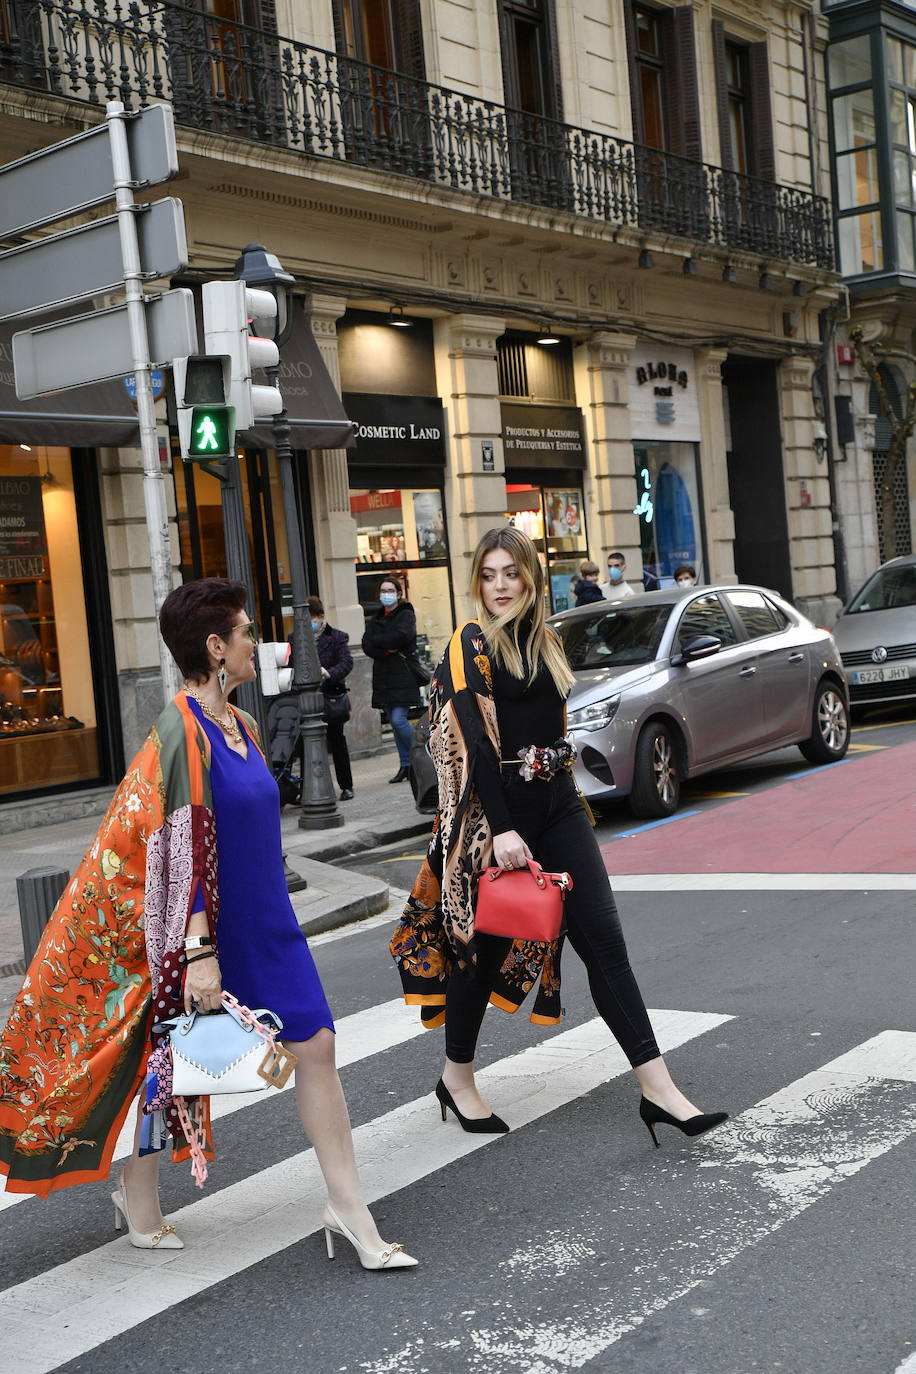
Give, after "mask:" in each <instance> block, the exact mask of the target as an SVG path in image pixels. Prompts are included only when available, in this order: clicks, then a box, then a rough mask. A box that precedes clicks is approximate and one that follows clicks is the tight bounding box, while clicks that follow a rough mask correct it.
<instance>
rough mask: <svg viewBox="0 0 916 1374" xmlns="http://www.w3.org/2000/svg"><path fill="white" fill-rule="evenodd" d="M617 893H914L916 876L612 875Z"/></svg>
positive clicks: (794, 874) (842, 874) (818, 874)
mask: <svg viewBox="0 0 916 1374" xmlns="http://www.w3.org/2000/svg"><path fill="white" fill-rule="evenodd" d="M609 879H610V883H611V887H612V888H613V889H614V891H615V892H744V891H748V892H750V891H757V890H760V891H763V892H796V891H799V892H913V891H916V873H611V874H609Z"/></svg>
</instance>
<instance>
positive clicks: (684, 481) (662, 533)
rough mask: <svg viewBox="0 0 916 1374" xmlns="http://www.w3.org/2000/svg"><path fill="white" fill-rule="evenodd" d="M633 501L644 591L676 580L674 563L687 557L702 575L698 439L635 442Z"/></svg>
mask: <svg viewBox="0 0 916 1374" xmlns="http://www.w3.org/2000/svg"><path fill="white" fill-rule="evenodd" d="M633 451H634V454H635V457H636V502H635V504H634V507H633V514H634V515H636V516H637V517H638V518H639V532H640V541H641V545H642V565H643V582H644V583H645V588H646V590H647V591H650V592H651V591H657V590H658V589H659V588H661V587H672V586H674V573H675V569H676V568H677V567H678V566H679V565H680V564H681V563H689V564H691V566H693V567H695V568H696V570H697V577H698V580H699V581H701V582H702V580H703V547H702V537H701V527H700V520H701V515H700V512H701V510H702V505H701V502H700V486H699V476H698V471H697V446H696V444H686V443H675V442H663V441H661V440H659V441H654V442H643V443H639V442H636V443H634V445H633Z"/></svg>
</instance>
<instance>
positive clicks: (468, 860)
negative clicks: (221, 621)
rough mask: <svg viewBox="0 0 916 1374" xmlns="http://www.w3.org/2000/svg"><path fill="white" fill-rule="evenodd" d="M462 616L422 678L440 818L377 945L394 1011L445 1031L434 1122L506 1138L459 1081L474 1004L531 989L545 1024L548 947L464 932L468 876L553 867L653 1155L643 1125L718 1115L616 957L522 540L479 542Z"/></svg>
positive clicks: (540, 584)
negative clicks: (470, 600)
mask: <svg viewBox="0 0 916 1374" xmlns="http://www.w3.org/2000/svg"><path fill="white" fill-rule="evenodd" d="M471 588H472V592H473V595H474V597H475V599H476V602H477V613H478V616H477V620H476V621H471V622H469V623H468V624H466V625H463V626H462V627H461V628H460V629H459V630H457V631H456V632H455V634H454V636H453V637H452V640H451V643H450V644H449V647H448V650H447V652H446V654H445V657H444V658H443V660H442V662H441V663H440V665H439V667H438V668H437V669H436V673H435V675H434V677H433V681H432V697H431V704H430V721H431V726H432V730H431V736H430V750H431V753H432V756H433V760H434V762H435V764H436V770H437V773H438V776H439V800H440V810H439V815H438V819H437V824H436V825H435V826H434V829H433V838H432V841H431V844H430V849H429V853H428V855H427V858H426V860H425V862H424V864H423V867H422V869H421V870H420V874H419V876H418V878H417V881H416V883H415V885H414V889H413V892H412V893H411V896H410V899H409V901H408V904H407V908H406V910H405V913H404V917H403V920H402V923H401V925H400V926H399V927H398V929H397V930H396V931H395V934H394V937H393V939H392V942H391V952H392V955H393V956H394V958H395V960H396V962H397V964H398V967H399V971H400V974H401V981H402V984H403V988H404V994H405V997H406V998H407V1000H408V1001H409V1002H411V1003H413V1004H419V1005H420V1007H421V1015H422V1017H423V1021H424V1023H425V1024H426V1025H427V1026H437V1025H442V1024H443V1023H444V1025H445V1056H446V1057H445V1066H444V1068H443V1070H442V1077H441V1078H440V1079H439V1082H438V1083H437V1084H436V1096H437V1098H438V1099H439V1102H440V1105H441V1109H442V1116H443V1120H444V1119H445V1116H446V1109H451V1111H452V1112H453V1113H454V1115H455V1117H456V1118H457V1120H458V1121H459V1123H460V1124H461V1126H462V1127H463V1128H464V1130H466V1131H472V1132H476V1133H485V1132H487V1133H492V1132H502V1131H507V1130H508V1129H509V1127H508V1126H507V1125H506V1123H505V1122H504V1121H502V1120H501V1119H500V1118H499V1117H498V1116H496V1115H495V1114H494V1113H493V1112H491V1110H490V1107H489V1106H488V1105H487V1103H486V1102H485V1101H484V1100H483V1098H482V1097H481V1096H480V1093H479V1092H478V1090H477V1086H476V1083H475V1080H474V1055H475V1047H476V1043H477V1036H478V1032H479V1030H480V1026H481V1023H482V1021H483V1015H484V1012H485V1010H486V1007H487V1002H488V1001H489V1002H493V1003H494V1004H495V1005H496V1006H497V1007H501V1008H502V1009H503V1010H505V1011H515V1010H516V1009H517V1008H518V1007H519V1006H520V1004H521V1003H522V1001H523V1000H524V998H525V996H526V995H527V993H528V992H529V991H530V990H531V989H532V988H533V987H534V985H535V984H538V989H537V993H536V995H535V1000H534V1007H533V1010H532V1013H531V1020H532V1021H534V1022H536V1023H538V1024H541V1025H553V1024H556V1023H557V1022H558V1021H559V1020H560V1018H561V1015H562V1013H561V1007H560V946H561V944H562V937H561V939H560V940H559V941H557V942H556V943H555V944H538V943H535V942H532V941H522V940H515V941H510V940H508V939H501V938H499V937H496V936H492V935H485V934H483V933H481V934H479V935H475V932H474V902H475V897H476V881H477V876H478V875H479V873H480V871H481V870H482V869H483V868H485V867H487V866H488V865H490V864H498V865H499V866H500V867H502V868H507V869H511V868H519V867H522V866H524V864H525V863H526V862H527V860H528V859H529V858H532V857H533V858H535V859H536V860H537V861H538V863H540V864H541V865H542V867H543V868H545V869H547V870H566V871H567V872H569V873H570V875H571V876H572V879H573V884H574V886H573V888H572V890H571V892H570V893H569V895H568V897H567V899H566V927H567V930H566V934H567V935H568V937H569V942H570V944H571V945H572V947H573V949H574V950H575V952H576V953H577V954H578V955H579V958H580V959H581V960H582V962H583V963H584V964H585V967H586V969H587V971H588V979H589V986H590V988H591V994H592V997H593V999H594V1002H595V1006H596V1008H597V1009H598V1012H599V1013H600V1015H601V1016H602V1017H603V1019H604V1020H605V1022H606V1023H607V1025H608V1026H609V1027H610V1029H611V1031H612V1032H613V1034H614V1036H615V1038H616V1039H617V1041H618V1043H619V1044H620V1046H621V1048H622V1049H623V1051H624V1053H625V1054H626V1056H627V1058H628V1059H629V1061H630V1063H631V1065H632V1066H633V1070H634V1072H635V1074H636V1077H637V1079H638V1080H639V1085H640V1087H641V1089H642V1097H641V1099H640V1107H639V1110H640V1116H641V1117H642V1119H643V1121H644V1122H645V1124H646V1126H647V1127H648V1129H649V1131H650V1132H651V1134H652V1138H653V1140H654V1141H655V1143H656V1145H657V1144H658V1139H657V1137H656V1134H655V1127H656V1125H657V1124H658V1123H659V1122H664V1123H665V1124H667V1125H671V1126H674V1127H676V1128H677V1129H678V1130H680V1131H682V1132H683V1133H684V1134H685V1135H690V1136H694V1135H700V1134H702V1133H703V1132H704V1131H707V1130H710V1129H711V1128H712V1127H713V1126H717V1125H719V1124H720V1123H721V1122H722V1121H724V1120H726V1117H727V1113H725V1112H709V1113H701V1112H699V1111H698V1109H697V1108H696V1107H695V1106H694V1105H693V1103H692V1102H690V1101H689V1100H688V1099H687V1098H686V1097H685V1096H684V1094H683V1093H682V1092H681V1091H680V1090H679V1089H678V1088H677V1087H676V1086H675V1084H674V1082H673V1081H672V1078H671V1075H670V1074H669V1072H668V1068H667V1066H666V1064H665V1061H664V1059H662V1057H661V1054H660V1052H659V1048H658V1045H657V1043H656V1041H655V1036H654V1034H653V1031H652V1026H651V1024H650V1022H649V1017H648V1014H647V1012H646V1008H645V1004H644V1002H643V999H642V996H641V994H640V991H639V988H638V986H637V984H636V979H635V978H634V976H633V972H632V970H631V968H630V965H629V961H628V959H627V950H626V944H625V943H624V938H623V932H622V930H621V928H620V920H619V918H618V915H617V908H616V906H615V903H614V898H613V896H612V894H611V891H610V888H609V886H608V880H607V873H606V871H605V868H604V863H603V861H602V858H601V853H600V851H599V849H598V844H597V841H596V840H595V836H594V833H593V831H592V828H591V824H590V822H589V819H588V817H587V816H586V813H585V810H584V808H583V806H582V802H581V800H580V798H579V796H578V793H577V791H576V788H575V785H574V783H573V780H572V776H571V773H570V768H571V764H572V759H573V750H572V747H571V745H570V744H569V743H568V742H567V741H566V740H565V739H564V738H563V732H564V725H565V714H564V702H565V699H566V696H567V694H568V692H569V689H570V686H571V685H572V682H573V675H572V673H571V671H570V669H569V666H568V664H567V662H566V659H565V657H564V654H563V650H562V647H561V645H560V642H559V639H558V638H557V636H556V635H555V634H554V633H553V631H552V630H551V629H550V628H549V626H548V625H547V624H546V623H545V620H544V575H543V572H542V569H541V565H540V562H539V560H538V556H537V551H536V549H535V547H534V544H533V543H532V542H531V540H530V539H529V538H528V536H527V535H525V534H523V533H522V532H521V531H520V530H517V529H514V528H512V527H505V528H502V529H494V530H490V531H488V533H487V534H485V535H484V536H483V538H482V539H481V541H480V544H479V545H478V548H477V551H476V553H475V556H474V562H473V566H472V569H471Z"/></svg>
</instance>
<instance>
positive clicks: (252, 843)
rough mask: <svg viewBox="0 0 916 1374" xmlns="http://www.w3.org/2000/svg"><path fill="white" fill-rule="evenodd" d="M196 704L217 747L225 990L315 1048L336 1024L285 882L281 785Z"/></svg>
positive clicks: (213, 752)
mask: <svg viewBox="0 0 916 1374" xmlns="http://www.w3.org/2000/svg"><path fill="white" fill-rule="evenodd" d="M188 701H189V704H190V707H191V710H192V711H193V712H194V714H195V716H196V717H197V719H198V720H199V721H200V723H201V725H202V726H203V728H204V730H205V731H206V733H207V738H208V739H209V741H210V782H211V786H212V790H213V812H214V816H215V818H216V853H217V864H218V874H219V921H218V924H217V931H216V934H217V944H218V947H219V966H220V972H221V974H222V980H223V987H224V988H225V990H226V992H231V993H232V995H233V997H237V998H238V1000H239V1001H240V1002H241V1003H242V1004H243V1005H244V1006H246V1007H250V1008H251V1009H252V1011H257V1010H259V1008H261V1007H264V1008H266V1009H267V1010H268V1011H273V1012H276V1014H277V1016H279V1018H280V1020H281V1021H282V1022H283V1030H282V1032H281V1034H280V1038H281V1039H282V1040H309V1039H311V1037H312V1036H313V1035H315V1033H316V1032H317V1031H319V1030H321V1028H322V1027H323V1026H327V1028H328V1029H329V1030H333V1029H334V1020H333V1018H332V1016H331V1011H330V1008H329V1007H328V1003H327V999H326V998H325V995H324V989H323V988H322V986H321V980H320V979H319V977H318V970H317V969H316V967H315V961H314V959H313V958H312V954H311V950H310V949H309V947H308V944H307V942H306V939H305V936H304V935H303V934H302V931H301V930H300V929H299V922H298V921H297V919H296V913H295V912H294V911H293V907H292V903H291V902H290V900H289V892H288V891H287V887H286V879H285V878H284V876H283V851H282V845H281V837H280V794H279V791H278V790H277V784H276V782H275V781H274V778H273V776H272V774H271V773H270V770H269V769H268V767H267V764H266V763H265V762H264V759H263V758H262V756H261V754H260V752H259V750H258V749H257V747H256V745H255V744H254V743H253V741H252V740H251V739H250V738H249V739H248V757H247V758H246V759H243V758H242V756H241V754H237V753H236V752H235V750H233V749H230V748H229V745H228V744H227V743H226V737H225V735H224V734H223V732H222V730H220V728H219V726H217V725H214V724H213V722H212V721H209V720H207V718H206V716H205V715H204V714H203V712H202V711H201V709H200V707H199V706H198V704H197V702H196V701H194V699H193V698H192V697H189V698H188ZM242 730H243V731H244V732H245V734H246V736H247V733H248V732H247V731H245V727H244V725H242Z"/></svg>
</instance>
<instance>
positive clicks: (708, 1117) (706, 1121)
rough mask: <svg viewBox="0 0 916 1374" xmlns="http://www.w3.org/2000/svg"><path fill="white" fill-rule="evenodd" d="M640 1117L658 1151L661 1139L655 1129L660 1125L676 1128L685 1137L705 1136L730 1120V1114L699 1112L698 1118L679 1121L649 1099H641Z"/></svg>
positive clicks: (691, 1117) (689, 1117) (692, 1117)
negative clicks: (715, 1127) (707, 1132)
mask: <svg viewBox="0 0 916 1374" xmlns="http://www.w3.org/2000/svg"><path fill="white" fill-rule="evenodd" d="M639 1115H640V1116H641V1117H642V1119H643V1121H644V1122H645V1123H646V1129H647V1130H648V1132H649V1134H650V1136H651V1137H652V1139H653V1140H654V1141H655V1148H656V1150H657V1149H658V1148H659V1139H658V1136H657V1135H656V1134H655V1128H656V1126H657V1125H659V1123H661V1124H663V1125H665V1126H676V1127H677V1129H678V1130H679V1131H681V1132H682V1134H683V1135H691V1136H692V1135H703V1134H704V1133H705V1132H706V1131H711V1130H712V1128H713V1127H714V1126H721V1125H722V1122H723V1121H727V1120H728V1112H697V1114H696V1116H688V1118H687V1120H686V1121H678V1119H677V1117H676V1116H672V1115H671V1113H670V1112H666V1111H665V1110H664V1109H663V1108H662V1107H658V1106H656V1104H655V1103H654V1102H650V1101H649V1099H648V1098H647V1097H641V1098H640V1099H639Z"/></svg>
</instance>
